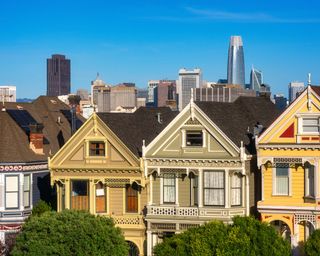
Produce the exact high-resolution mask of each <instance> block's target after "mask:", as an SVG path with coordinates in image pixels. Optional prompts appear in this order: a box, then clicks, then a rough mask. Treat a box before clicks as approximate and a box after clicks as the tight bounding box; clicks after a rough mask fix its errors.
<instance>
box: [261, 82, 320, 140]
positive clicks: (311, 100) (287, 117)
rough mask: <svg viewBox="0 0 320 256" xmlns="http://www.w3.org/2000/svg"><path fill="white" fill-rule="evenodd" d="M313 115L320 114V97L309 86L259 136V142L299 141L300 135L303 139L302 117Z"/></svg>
mask: <svg viewBox="0 0 320 256" xmlns="http://www.w3.org/2000/svg"><path fill="white" fill-rule="evenodd" d="M313 115H316V116H318V115H320V99H319V96H318V95H317V94H316V93H315V92H314V91H313V90H312V88H311V87H309V88H308V89H306V90H304V91H303V93H302V94H300V95H299V96H298V97H297V98H296V100H295V101H294V102H293V103H292V104H291V105H290V106H289V107H288V108H287V109H286V110H285V111H284V112H283V113H282V114H281V115H280V116H279V117H278V118H277V119H276V120H275V121H274V122H273V123H272V124H271V125H270V126H269V127H268V128H267V130H265V131H264V132H263V134H262V135H261V136H260V137H259V138H258V143H259V144H267V143H268V144H282V143H283V144H288V143H289V144H292V143H297V140H299V137H301V139H302V137H303V136H302V134H301V129H302V127H301V117H302V116H304V117H306V116H310V117H312V116H313ZM299 120H300V121H299ZM299 126H300V127H299ZM311 139H312V138H310V140H311Z"/></svg>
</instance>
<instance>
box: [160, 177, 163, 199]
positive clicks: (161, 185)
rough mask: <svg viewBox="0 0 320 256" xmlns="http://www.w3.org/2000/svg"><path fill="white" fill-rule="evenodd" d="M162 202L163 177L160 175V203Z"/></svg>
mask: <svg viewBox="0 0 320 256" xmlns="http://www.w3.org/2000/svg"><path fill="white" fill-rule="evenodd" d="M162 204H163V177H160V205H162Z"/></svg>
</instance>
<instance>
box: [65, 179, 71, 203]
mask: <svg viewBox="0 0 320 256" xmlns="http://www.w3.org/2000/svg"><path fill="white" fill-rule="evenodd" d="M70 188H71V184H70V180H69V179H66V181H65V195H64V200H65V208H66V209H71V204H70V195H71V193H70Z"/></svg>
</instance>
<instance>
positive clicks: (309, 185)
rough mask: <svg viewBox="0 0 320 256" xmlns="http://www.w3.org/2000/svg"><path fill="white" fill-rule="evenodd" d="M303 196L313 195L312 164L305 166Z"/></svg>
mask: <svg viewBox="0 0 320 256" xmlns="http://www.w3.org/2000/svg"><path fill="white" fill-rule="evenodd" d="M305 186H306V187H305V196H309V197H314V196H315V194H314V166H313V165H308V166H306V168H305Z"/></svg>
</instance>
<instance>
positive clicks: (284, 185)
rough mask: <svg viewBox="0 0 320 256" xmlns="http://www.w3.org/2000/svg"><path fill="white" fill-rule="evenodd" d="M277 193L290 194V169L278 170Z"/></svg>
mask: <svg viewBox="0 0 320 256" xmlns="http://www.w3.org/2000/svg"><path fill="white" fill-rule="evenodd" d="M276 193H277V194H279V195H288V194H289V169H288V168H277V169H276Z"/></svg>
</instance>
